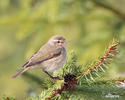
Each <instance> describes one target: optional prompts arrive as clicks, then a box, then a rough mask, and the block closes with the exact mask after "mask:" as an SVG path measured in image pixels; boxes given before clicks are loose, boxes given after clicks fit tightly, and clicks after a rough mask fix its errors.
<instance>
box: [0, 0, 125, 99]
mask: <svg viewBox="0 0 125 100" xmlns="http://www.w3.org/2000/svg"><path fill="white" fill-rule="evenodd" d="M124 9H125V1H124V0H0V96H2V95H3V94H9V95H12V96H14V97H16V98H17V99H18V100H25V99H26V98H27V97H28V96H30V95H32V94H40V92H41V91H40V87H39V86H37V85H35V84H34V85H33V84H32V83H30V82H28V81H26V80H25V79H24V78H23V77H21V76H20V77H18V78H16V79H11V76H12V75H13V74H14V73H16V72H17V71H18V70H19V69H21V66H22V65H23V64H24V63H25V61H27V59H28V58H29V57H30V56H31V55H32V54H33V53H34V52H36V51H37V50H38V49H39V48H40V47H41V46H42V45H43V44H44V43H46V42H47V40H48V39H49V38H50V37H51V36H53V35H56V34H58V35H61V36H64V37H65V38H66V39H67V40H69V43H68V44H67V49H68V53H69V52H70V51H71V50H74V51H75V52H76V55H77V56H78V63H79V64H83V67H84V65H85V64H86V63H87V62H91V61H97V60H98V57H100V56H101V55H103V53H104V51H105V49H106V47H107V46H108V45H109V44H110V43H111V42H112V40H113V38H116V39H118V40H119V41H120V42H121V45H120V46H119V50H120V54H119V56H118V57H117V58H116V59H115V60H114V61H113V63H112V64H111V65H110V68H109V69H108V70H107V72H106V75H108V77H125V10H124ZM29 72H30V73H33V74H36V75H37V76H40V77H41V79H42V78H46V77H44V76H45V75H44V73H43V72H41V71H40V70H39V69H34V70H30V71H29Z"/></svg>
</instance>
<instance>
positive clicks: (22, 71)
mask: <svg viewBox="0 0 125 100" xmlns="http://www.w3.org/2000/svg"><path fill="white" fill-rule="evenodd" d="M28 69H29V68H28V67H27V68H23V69H21V70H20V71H19V72H17V73H16V74H14V75H13V76H12V78H16V77H17V76H19V75H21V74H23V73H24V72H25V71H27V70H28Z"/></svg>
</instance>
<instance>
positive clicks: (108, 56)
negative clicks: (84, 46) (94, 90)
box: [77, 42, 120, 77]
mask: <svg viewBox="0 0 125 100" xmlns="http://www.w3.org/2000/svg"><path fill="white" fill-rule="evenodd" d="M119 44H120V42H116V43H115V44H113V45H111V46H109V47H108V50H107V52H106V53H105V55H104V56H103V57H101V58H100V60H99V62H97V63H96V64H95V65H93V66H92V67H89V68H88V69H87V71H85V72H83V73H81V74H78V75H77V77H79V76H85V75H87V74H88V73H89V72H91V71H92V70H94V69H96V68H97V67H100V65H101V64H104V65H106V64H110V62H109V59H113V58H114V57H115V56H116V52H117V45H119ZM113 52H115V54H112V53H113Z"/></svg>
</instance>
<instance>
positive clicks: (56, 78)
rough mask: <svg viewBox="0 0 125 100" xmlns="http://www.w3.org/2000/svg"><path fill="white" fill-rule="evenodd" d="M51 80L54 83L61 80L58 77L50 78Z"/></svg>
mask: <svg viewBox="0 0 125 100" xmlns="http://www.w3.org/2000/svg"><path fill="white" fill-rule="evenodd" d="M52 80H53V81H54V82H56V81H57V80H61V79H60V77H59V76H57V77H52Z"/></svg>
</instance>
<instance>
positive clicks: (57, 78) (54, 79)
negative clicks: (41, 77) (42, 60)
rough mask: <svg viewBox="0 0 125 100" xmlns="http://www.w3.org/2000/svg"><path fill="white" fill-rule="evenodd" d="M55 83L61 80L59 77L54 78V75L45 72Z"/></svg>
mask: <svg viewBox="0 0 125 100" xmlns="http://www.w3.org/2000/svg"><path fill="white" fill-rule="evenodd" d="M44 72H45V73H46V74H47V75H48V76H49V77H50V78H51V79H52V80H53V81H56V80H60V78H59V76H57V77H53V76H52V75H50V74H49V73H48V72H47V71H44Z"/></svg>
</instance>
